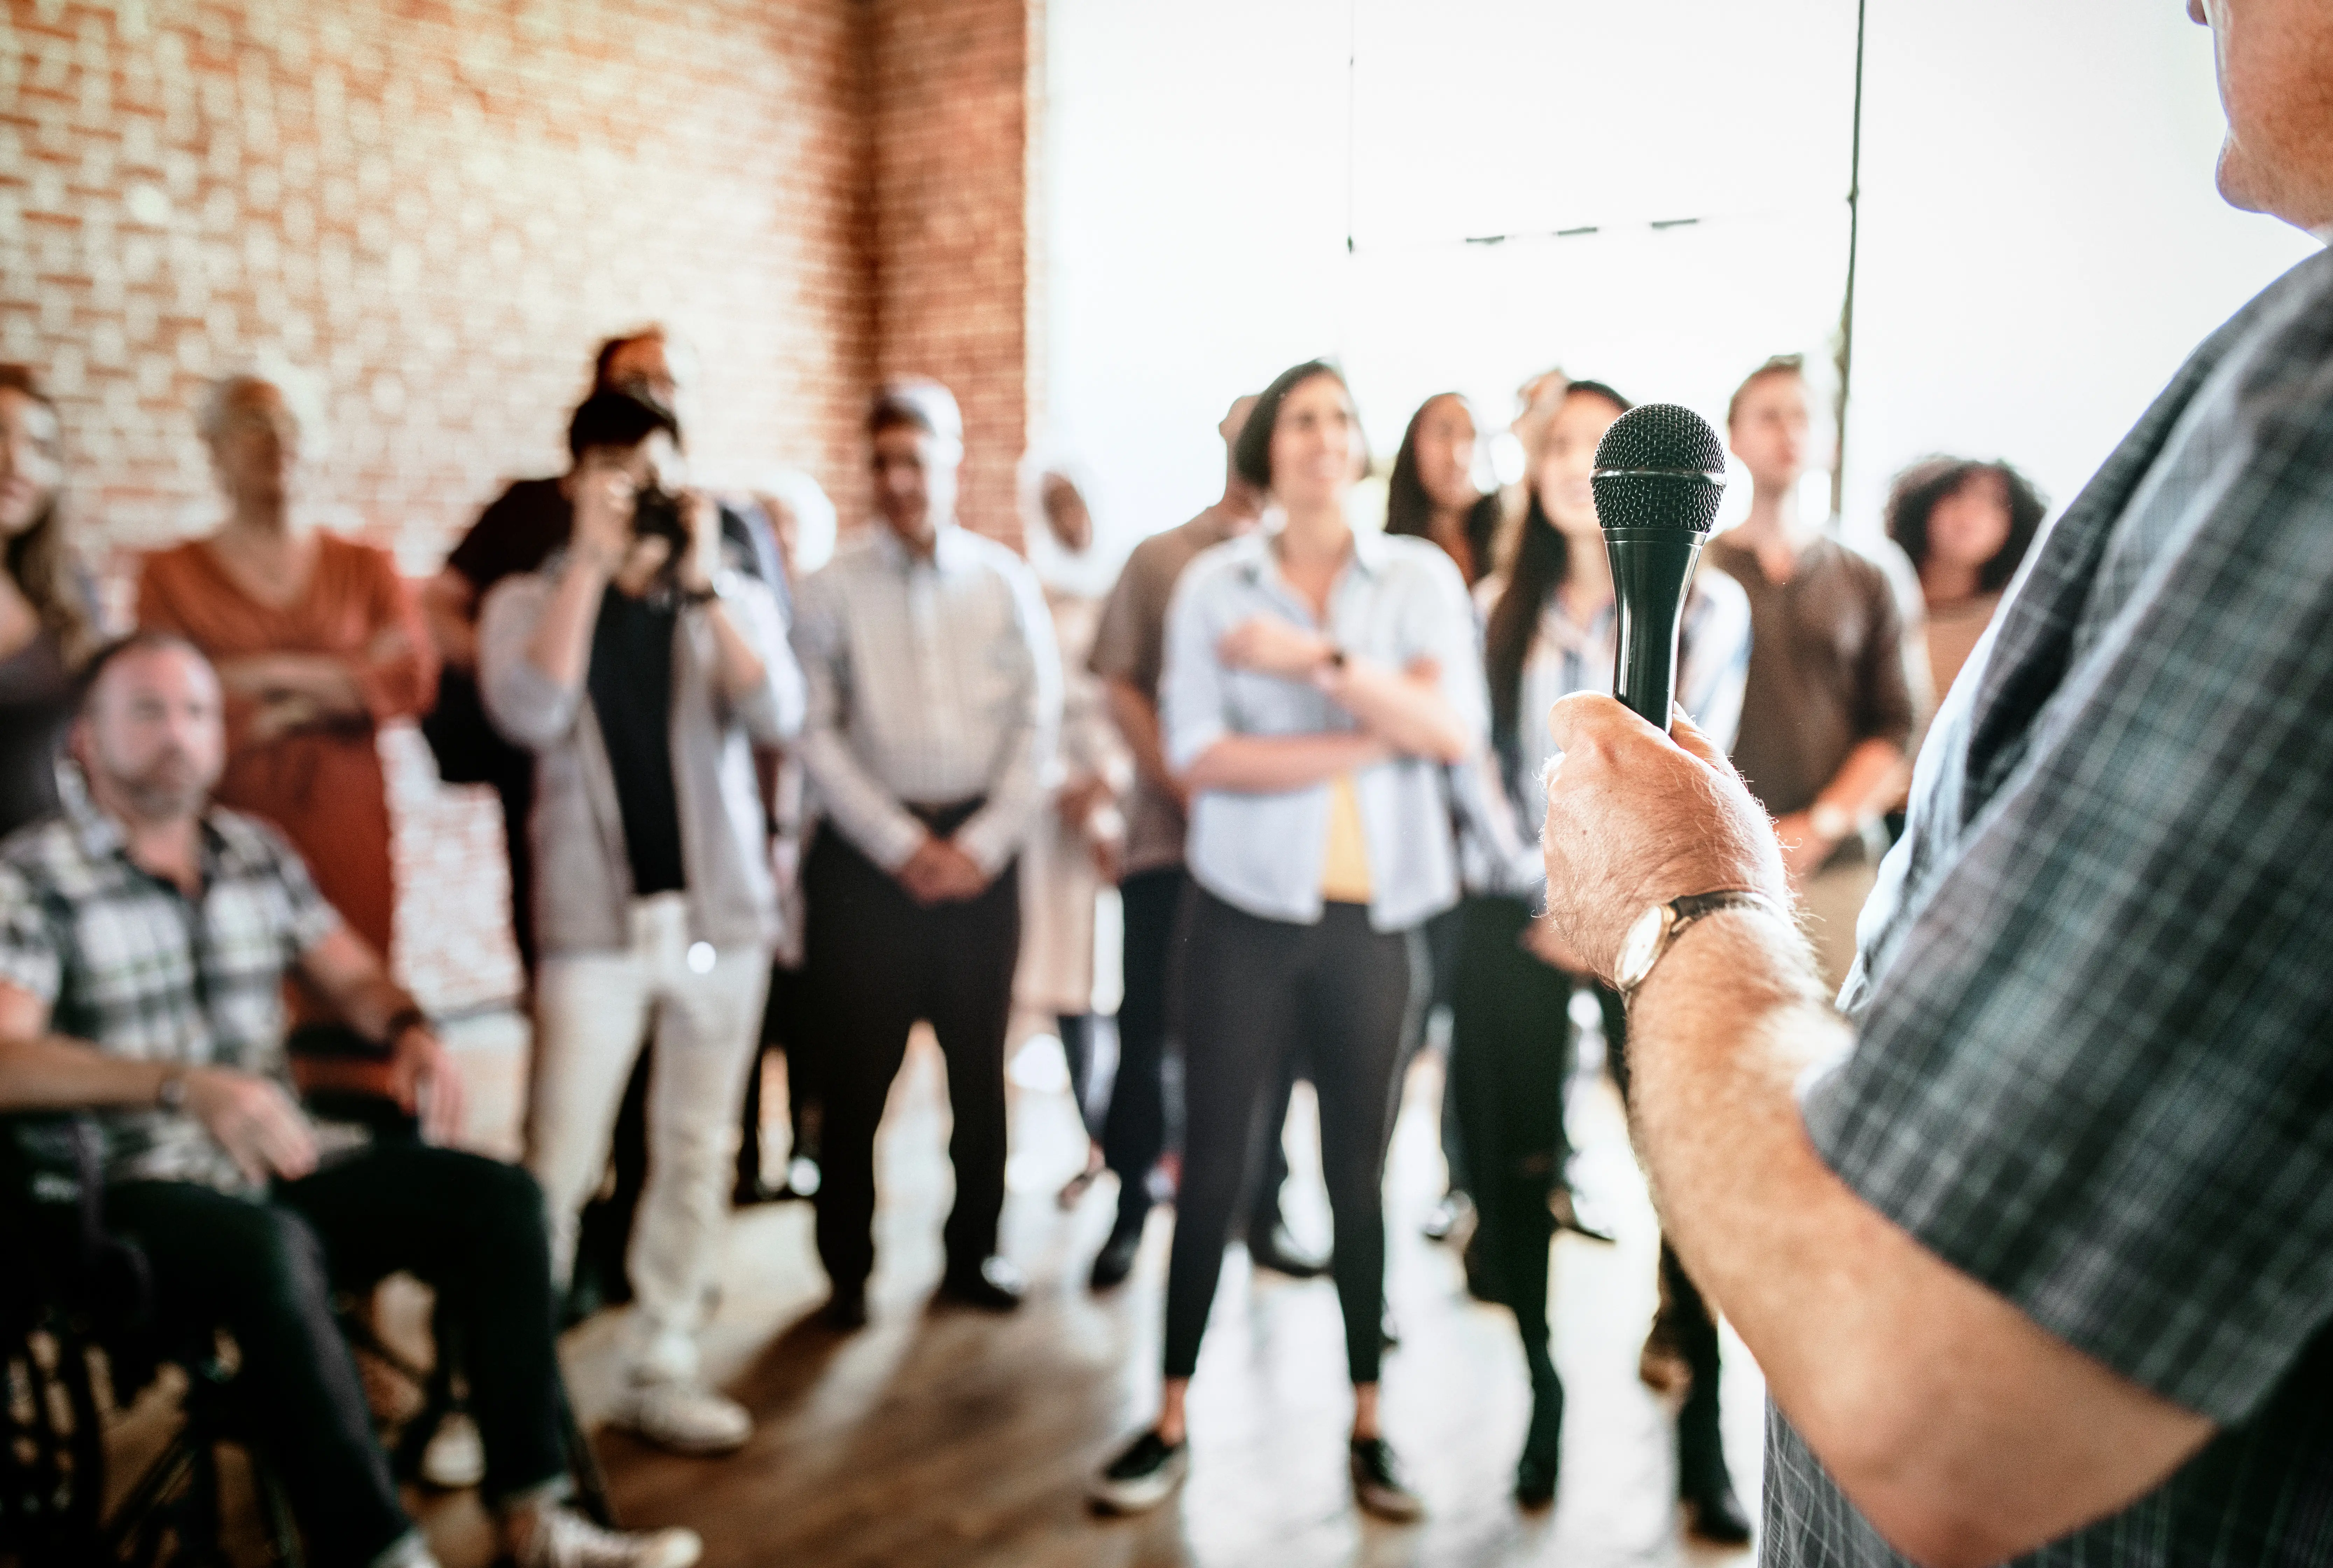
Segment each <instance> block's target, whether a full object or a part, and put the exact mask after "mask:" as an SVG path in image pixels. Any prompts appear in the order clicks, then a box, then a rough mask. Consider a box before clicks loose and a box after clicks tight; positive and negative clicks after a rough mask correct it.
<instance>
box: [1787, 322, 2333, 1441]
mask: <svg viewBox="0 0 2333 1568" xmlns="http://www.w3.org/2000/svg"><path fill="white" fill-rule="evenodd" d="M2215 391H2216V392H2217V393H2218V394H2219V396H2217V397H2213V399H2212V401H2213V403H2214V404H2215V406H2218V407H2219V408H2220V409H2221V413H2220V415H2219V416H2218V418H2217V420H2216V422H2215V423H2212V424H2209V425H2206V426H2205V427H2204V429H2203V439H2201V440H2191V441H2190V442H2189V443H2188V445H2187V448H2186V450H2187V453H2188V458H2187V460H2186V461H2184V462H2182V463H2174V464H2167V465H2166V471H2165V473H2163V474H2161V475H2158V476H2157V478H2160V480H2161V483H2157V478H2150V479H2149V481H2148V482H2147V485H2143V486H2141V487H2140V490H2139V492H2138V494H2137V495H2136V497H2135V498H2134V499H2133V501H2132V503H2131V508H2130V518H2131V520H2132V524H2131V525H2130V526H2125V527H2120V528H2116V529H2113V530H2111V531H2109V530H2106V529H2094V530H2090V531H2088V535H2087V537H2086V538H2082V539H2077V538H2073V537H2065V538H2060V537H2059V536H2057V535H2053V536H2052V537H2051V538H2050V540H2048V541H2046V544H2045V547H2044V550H2043V551H2042V553H2041V555H2040V559H2039V560H2038V561H2037V563H2036V565H2035V568H2034V570H2033V573H2032V580H2031V581H2030V582H2028V583H2027V584H2026V585H2024V587H2023V588H2021V592H2020V600H2021V601H2023V600H2026V599H2031V600H2032V601H2033V602H2034V603H2036V604H2040V605H2041V606H2044V607H2045V608H2043V609H2041V610H2039V611H2036V610H2034V609H2033V607H2032V605H2031V604H2025V603H2022V602H2020V603H2019V604H2018V605H2017V606H2015V608H2016V609H2017V610H2018V611H2019V613H2023V614H2027V615H2028V617H2029V625H2028V628H2027V629H2028V630H2029V631H2030V632H2031V636H2029V638H2028V641H2029V644H2031V645H2033V646H2043V647H2046V646H2049V645H2051V644H2050V638H2049V636H2048V635H2046V634H2048V632H2049V628H2048V627H2047V626H2041V629H2040V630H2038V631H2036V630H2032V629H2031V628H2032V627H2033V626H2036V625H2040V623H2038V622H2035V621H2033V620H2032V619H2031V617H2034V616H2046V615H2048V614H2051V613H2057V612H2055V611H2052V610H2051V609H2049V608H2047V607H2050V606H2055V607H2059V608H2060V609H2061V610H2062V614H2061V617H2060V620H2061V626H2060V631H2059V641H2058V643H2057V645H2059V646H2062V647H2063V649H2064V650H2065V651H2064V654H2063V656H2062V657H2061V658H2059V660H2058V661H2057V662H2056V663H2055V664H2050V661H2049V660H2047V659H2039V660H2033V659H2029V660H2028V661H2027V662H2026V663H2025V664H2024V665H2022V666H2021V667H2020V666H2016V662H2015V661H2013V660H2012V661H2011V665H2012V669H2011V676H2030V678H2031V684H2032V686H2033V688H2034V689H2035V690H2036V691H2037V692H2044V693H2045V694H2044V695H2039V696H2036V697H2034V698H2033V699H2032V702H2031V704H2030V706H2031V716H2030V722H2026V724H2025V728H2024V731H2023V733H2022V734H2021V736H2017V737H2016V738H2014V739H2013V740H2011V741H2003V742H2002V744H2000V745H1998V746H1995V747H1992V748H1990V749H1988V747H1987V745H1986V741H1987V734H1986V730H1987V726H1988V724H1990V723H1992V722H1993V715H1994V713H1996V712H2009V711H2013V710H2014V709H2015V708H2016V706H2017V703H2018V693H2017V692H2016V691H2015V690H2014V689H2013V685H2012V684H2011V681H2010V680H2009V679H2008V678H2004V677H2002V676H2001V674H2000V672H1999V671H1997V670H1996V669H1995V668H1994V667H1993V666H1991V665H1989V666H1988V667H1987V668H1986V670H1985V673H1984V674H1985V678H1984V680H1983V682H1982V683H1981V686H1982V687H1983V688H1985V689H1983V690H1981V691H1980V692H1979V693H1978V694H1977V695H1976V697H1975V703H1976V712H1975V716H1974V723H1973V729H1974V734H1975V739H1974V741H1973V743H1972V744H1973V752H1972V755H1973V759H1974V760H1973V762H1972V763H1971V768H1970V772H1969V777H1968V780H1967V782H1966V785H1965V789H1966V791H1967V793H1966V798H1965V801H1964V803H1956V807H1955V808H1956V809H1958V810H1959V811H1960V812H1961V819H1960V820H1957V821H1954V822H1953V823H1951V824H1949V825H1948V827H1946V830H1945V837H1952V836H1953V835H1954V833H1957V835H1958V843H1957V845H1956V846H1955V847H1954V850H1953V852H1952V855H1951V856H1950V859H1949V863H1948V864H1946V865H1943V866H1942V867H1941V868H1940V869H1938V870H1937V871H1936V872H1935V875H1934V877H1933V880H1932V881H1931V882H1930V884H1928V885H1926V886H1925V887H1916V888H1915V892H1914V893H1913V894H1910V895H1909V901H1908V902H1907V903H1906V906H1905V911H1904V915H1903V919H1904V921H1905V926H1904V932H1903V936H1902V940H1901V941H1900V942H1892V943H1889V944H1888V945H1887V955H1893V956H1892V957H1891V956H1887V955H1883V956H1881V957H1880V958H1879V960H1878V962H1877V968H1876V973H1875V978H1874V982H1873V987H1872V990H1871V991H1870V1000H1869V1005H1868V1009H1867V1014H1866V1016H1865V1018H1864V1019H1863V1023H1862V1032H1861V1038H1860V1043H1859V1045H1858V1048H1857V1050H1856V1052H1855V1054H1854V1056H1852V1057H1851V1058H1850V1059H1849V1060H1848V1062H1847V1063H1846V1064H1845V1065H1844V1066H1842V1067H1841V1068H1839V1070H1838V1071H1837V1072H1836V1073H1834V1074H1833V1075H1832V1076H1830V1077H1829V1078H1828V1079H1826V1080H1824V1081H1823V1082H1822V1083H1820V1084H1819V1085H1817V1086H1816V1088H1815V1089H1814V1090H1813V1091H1812V1093H1811V1094H1810V1097H1809V1101H1808V1105H1807V1122H1808V1126H1809V1129H1810V1132H1811V1133H1812V1134H1813V1135H1814V1138H1815V1141H1816V1143H1817V1144H1818V1145H1819V1147H1820V1148H1821V1149H1822V1150H1823V1152H1824V1153H1825V1155H1826V1157H1827V1158H1828V1159H1829V1161H1830V1162H1831V1163H1832V1164H1833V1166H1834V1167H1835V1168H1836V1169H1837V1170H1838V1171H1839V1173H1840V1174H1841V1175H1842V1176H1843V1177H1844V1178H1845V1179H1846V1180H1847V1181H1848V1182H1849V1183H1850V1184H1851V1185H1853V1186H1854V1187H1855V1188H1856V1189H1857V1190H1858V1191H1859V1192H1861V1193H1862V1194H1863V1195H1864V1196H1865V1197H1866V1198H1867V1200H1869V1201H1871V1202H1872V1203H1873V1204H1875V1205H1876V1206H1877V1207H1878V1208H1879V1209H1882V1210H1883V1211H1885V1212H1886V1213H1887V1214H1888V1215H1889V1216H1891V1217H1892V1218H1893V1219H1896V1221H1897V1222H1898V1223H1900V1224H1902V1225H1903V1226H1904V1227H1905V1228H1906V1229H1908V1230H1909V1231H1910V1232H1911V1233H1912V1234H1913V1235H1915V1237H1917V1238H1919V1240H1920V1241H1921V1242H1922V1243H1923V1244H1924V1245H1925V1246H1926V1247H1927V1248H1930V1249H1931V1250H1933V1251H1934V1252H1935V1253H1936V1254H1937V1255H1938V1256H1940V1257H1943V1258H1944V1259H1945V1260H1947V1261H1949V1262H1950V1263H1952V1264H1954V1266H1956V1267H1959V1268H1961V1269H1963V1270H1964V1271H1966V1272H1967V1273H1968V1274H1970V1275H1972V1276H1974V1277H1975V1278H1977V1279H1979V1280H1981V1281H1983V1283H1985V1284H1986V1285H1988V1286H1991V1287H1992V1288H1993V1289H1994V1290H1996V1291H1998V1292H1999V1293H2001V1294H2002V1296H2005V1297H2006V1298H2008V1299H2009V1300H2011V1301H2012V1302H2014V1303H2015V1304H2016V1305H2018V1306H2019V1307H2020V1308H2021V1309H2022V1310H2023V1311H2024V1312H2025V1313H2026V1314H2027V1315H2029V1316H2031V1318H2032V1319H2033V1320H2034V1321H2035V1322H2036V1323H2038V1324H2040V1325H2042V1326H2043V1327H2045V1328H2047V1329H2048V1330H2050V1332H2052V1333H2053V1334H2057V1335H2059V1337H2061V1338H2063V1339H2064V1340H2066V1341H2067V1342H2069V1343H2071V1344H2073V1345H2074V1346H2076V1347H2077V1348H2079V1349H2080V1350H2082V1351H2084V1352H2086V1353H2088V1354H2090V1355H2092V1356H2095V1357H2097V1358H2098V1360H2100V1361H2102V1362H2106V1363H2107V1365H2109V1366H2112V1367H2114V1368H2116V1369H2117V1370H2118V1371H2120V1372H2123V1373H2125V1374H2126V1375H2127V1376H2129V1377H2131V1378H2132V1379H2134V1380H2136V1381H2137V1382H2140V1383H2143V1384H2145V1385H2146V1386H2147V1387H2150V1388H2152V1389H2155V1390H2156V1391H2159V1392H2161V1393H2163V1394H2164V1395H2165V1396H2166V1397H2168V1398H2170V1399H2173V1400H2175V1401H2178V1402H2179V1403H2181V1404H2184V1405H2186V1406H2188V1407H2190V1408H2192V1409H2194V1410H2198V1411H2200V1412H2202V1413H2203V1414H2204V1415H2207V1416H2209V1417H2211V1418H2212V1419H2213V1420H2216V1421H2219V1422H2221V1423H2223V1424H2229V1425H2232V1424H2236V1423H2239V1422H2242V1421H2243V1420H2245V1419H2247V1418H2248V1417H2249V1416H2251V1414H2252V1413H2253V1412H2255V1411H2256V1410H2259V1409H2260V1407H2261V1404H2262V1403H2263V1401H2266V1400H2267V1399H2268V1397H2269V1396H2270V1395H2271V1393H2272V1392H2273V1391H2275V1390H2276V1388H2277V1386H2278V1384H2279V1382H2280V1379H2281V1378H2282V1377H2283V1376H2284V1375H2285V1373H2286V1372H2287V1371H2288V1369H2289V1368H2290V1367H2291V1366H2292V1364H2293V1363H2294V1362H2295V1360H2296V1358H2297V1357H2299V1355H2300V1353H2302V1352H2303V1351H2304V1350H2305V1349H2306V1347H2307V1346H2308V1345H2309V1342H2310V1341H2311V1340H2312V1339H2313V1338H2314V1337H2315V1335H2316V1334H2317V1333H2318V1332H2319V1329H2320V1328H2321V1327H2322V1326H2323V1325H2324V1324H2325V1323H2326V1322H2327V1319H2328V1315H2333V309H2328V308H2324V307H2318V308H2315V309H2313V310H2312V311H2309V312H2308V313H2305V314H2304V315H2303V316H2302V317H2301V319H2300V320H2299V321H2298V322H2297V323H2296V324H2295V325H2294V326H2292V327H2291V328H2290V329H2288V330H2284V331H2283V332H2281V333H2280V335H2279V336H2278V337H2277V338H2276V339H2274V341H2273V342H2272V343H2271V345H2270V348H2269V349H2268V350H2267V351H2265V352H2264V353H2263V354H2262V355H2261V357H2260V358H2259V359H2257V360H2256V361H2254V362H2252V363H2251V364H2248V365H2245V366H2243V367H2242V375H2241V376H2239V377H2236V378H2232V383H2231V384H2229V385H2226V386H2223V387H2217V388H2215ZM2231 403H2232V410H2233V412H2232V416H2230V415H2229V414H2228V413H2227V412H2226V410H2227V408H2228V406H2229V405H2230V404H2231ZM2148 486H2154V487H2155V488H2154V489H2153V490H2152V491H2150V490H2149V488H2148ZM2072 527H2073V525H2072V522H2071V521H2070V514H2069V522H2068V523H2064V524H2061V525H2060V527H2059V535H2067V534H2069V530H2072ZM2018 630H2019V627H2018V626H2015V625H2014V624H2013V622H2012V623H2010V624H2005V625H2004V627H2003V629H2002V634H2001V635H2002V644H2001V645H1999V646H1997V647H1996V649H1995V651H1994V655H1993V657H1994V660H1995V662H1996V664H1999V663H2000V661H2001V659H2002V655H2003V654H2004V653H2006V652H2008V650H2009V644H2010V641H2011V637H2012V636H2014V635H2015V634H2016V633H2017V632H2018ZM1964 684H1965V683H1964ZM2051 686H2054V690H2048V689H2047V688H2049V687H2051ZM1952 706H1953V707H1958V706H1959V703H1958V702H1957V701H1956V702H1955V703H1954V704H1953V705H1952ZM1949 711H1950V710H1949V709H1948V712H1949ZM2003 723H2004V725H2006V724H2007V721H2003ZM1949 793H1950V792H1949V791H1948V792H1947V795H1948V797H1949ZM1914 864H1915V865H1916V864H1917V860H1916V856H1915V860H1914ZM1915 875H1916V874H1915ZM1896 959H1900V961H1895V960H1896Z"/></svg>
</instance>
